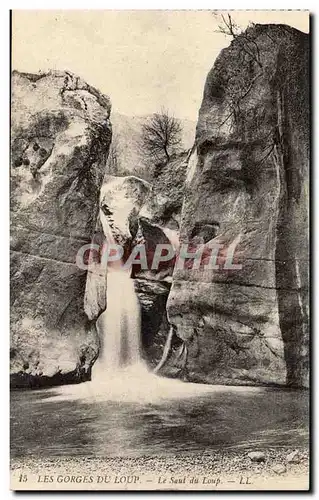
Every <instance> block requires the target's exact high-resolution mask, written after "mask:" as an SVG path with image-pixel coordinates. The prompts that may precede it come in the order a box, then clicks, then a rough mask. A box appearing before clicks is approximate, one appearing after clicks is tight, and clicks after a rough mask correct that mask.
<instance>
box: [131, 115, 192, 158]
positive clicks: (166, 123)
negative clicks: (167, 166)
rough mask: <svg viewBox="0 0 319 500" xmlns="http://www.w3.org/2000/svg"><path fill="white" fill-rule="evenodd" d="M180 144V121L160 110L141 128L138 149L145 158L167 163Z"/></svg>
mask: <svg viewBox="0 0 319 500" xmlns="http://www.w3.org/2000/svg"><path fill="white" fill-rule="evenodd" d="M181 142H182V127H181V124H180V121H179V120H177V119H176V118H174V117H173V116H170V115H169V113H168V111H167V110H165V109H162V110H161V112H160V113H154V114H153V115H152V116H151V118H150V119H149V120H147V122H146V123H144V124H143V126H142V134H141V142H140V149H141V152H142V154H143V156H144V157H145V158H148V159H152V160H156V161H163V160H164V161H167V162H168V161H169V160H170V158H171V156H172V155H173V154H174V153H176V152H177V151H178V149H179V148H180V146H181Z"/></svg>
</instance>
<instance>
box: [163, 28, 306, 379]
mask: <svg viewBox="0 0 319 500" xmlns="http://www.w3.org/2000/svg"><path fill="white" fill-rule="evenodd" d="M245 44H246V45H245ZM308 44H309V41H308V35H306V34H304V33H302V32H300V31H298V30H296V29H293V28H290V27H289V26H283V25H256V26H254V27H252V28H249V29H248V30H247V31H246V32H245V34H243V35H242V36H240V37H238V38H236V39H235V40H234V41H233V42H232V43H231V45H230V46H229V47H228V48H226V49H224V50H223V51H222V52H221V54H220V55H219V57H218V58H217V60H216V62H215V64H214V67H213V68H212V70H211V71H210V73H209V75H208V77H207V80H206V85H205V90H204V97H203V102H202V105H201V109H200V112H199V120H198V124H197V135H196V144H195V147H194V149H193V152H192V154H191V156H190V159H189V161H188V169H187V178H186V186H185V195H184V203H183V208H182V215H181V220H182V223H181V228H180V237H181V242H182V243H183V242H185V243H188V242H190V241H191V242H192V241H194V242H200V243H206V244H207V245H208V244H214V243H218V244H220V245H223V248H222V250H221V253H220V254H219V255H220V258H219V260H218V261H217V264H218V266H219V268H218V269H216V270H212V269H204V268H203V266H202V267H201V268H200V269H199V270H196V271H194V270H192V269H183V270H176V271H175V273H174V276H173V286H172V289H171V292H170V295H169V299H168V316H169V320H170V322H171V323H172V324H173V325H174V327H175V328H176V332H177V335H178V336H179V337H180V338H181V339H182V340H183V341H184V343H185V348H186V349H187V363H186V368H187V372H188V378H189V379H190V380H197V381H205V382H212V383H226V384H256V385H258V384H269V383H276V384H288V385H290V386H305V385H307V377H308V350H307V346H308V340H309V339H308V312H307V303H308V277H307V269H308V194H307V193H308V158H309V102H308V97H309V96H308V82H309V79H308V63H309V45H308ZM232 245H233V246H234V259H233V262H234V263H235V264H239V265H240V264H241V265H242V269H240V270H239V269H228V270H226V269H224V266H223V264H224V263H225V258H226V251H227V249H229V247H231V248H232Z"/></svg>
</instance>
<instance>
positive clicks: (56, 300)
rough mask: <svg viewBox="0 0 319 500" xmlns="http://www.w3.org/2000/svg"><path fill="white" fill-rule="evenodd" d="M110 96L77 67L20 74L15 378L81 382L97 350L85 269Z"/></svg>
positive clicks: (15, 84)
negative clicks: (81, 263)
mask: <svg viewBox="0 0 319 500" xmlns="http://www.w3.org/2000/svg"><path fill="white" fill-rule="evenodd" d="M110 110H111V104H110V101H109V98H108V97H106V96H104V95H103V94H101V93H100V92H99V91H97V90H96V89H95V88H93V87H91V86H90V85H88V84H87V83H86V82H84V81H83V80H82V79H80V78H78V77H76V76H75V75H73V74H71V73H68V72H57V71H52V72H49V73H39V74H25V73H19V72H17V71H14V72H13V75H12V111H11V119H12V127H11V160H12V163H11V353H10V354H11V355H10V358H11V381H12V384H13V385H14V386H18V387H19V386H40V385H52V384H58V383H68V382H79V381H81V380H86V379H88V378H89V377H90V371H91V366H92V364H93V362H94V360H95V359H96V357H97V354H98V339H97V336H96V332H95V325H92V323H91V322H90V321H89V320H88V317H87V316H86V314H85V312H84V304H83V298H84V291H85V285H86V271H85V270H81V269H79V267H78V266H77V265H76V263H75V258H76V254H77V252H78V250H79V249H80V248H81V247H82V245H85V244H88V243H90V241H91V237H92V234H93V232H94V229H95V225H96V218H97V212H98V200H99V192H100V187H101V184H102V180H103V177H104V174H105V164H106V160H107V154H108V149H109V144H110V142H111V125H110V121H109V115H110Z"/></svg>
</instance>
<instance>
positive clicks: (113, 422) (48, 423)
mask: <svg viewBox="0 0 319 500" xmlns="http://www.w3.org/2000/svg"><path fill="white" fill-rule="evenodd" d="M157 380H158V381H159V382H157ZM162 380H163V379H162ZM129 383H131V384H132V385H133V387H135V385H134V380H133V381H131V382H128V381H127V384H129ZM162 383H163V382H162V381H160V380H159V378H156V379H152V382H151V383H150V384H149V386H148V384H147V380H145V379H144V390H143V391H142V392H139V391H137V392H135V396H136V397H132V392H130V391H126V390H125V389H123V387H122V389H121V397H119V394H118V391H117V393H116V394H114V390H111V387H110V384H109V385H108V384H107V383H106V384H105V386H104V389H103V390H101V389H100V390H99V391H98V392H96V391H95V390H94V388H93V386H92V383H91V382H88V383H85V384H80V386H67V387H63V388H62V387H61V388H55V389H46V390H38V391H13V392H12V393H11V455H12V457H28V456H32V457H42V458H45V457H50V458H54V457H59V456H60V457H61V456H64V457H65V456H77V457H79V456H83V457H85V456H94V457H114V456H125V457H130V456H136V457H137V456H165V455H172V454H174V455H176V454H178V453H183V452H187V453H191V452H194V453H198V452H207V451H210V450H216V449H223V450H225V449H247V448H253V449H263V448H264V449H265V448H269V447H280V448H282V447H287V448H294V447H296V448H298V447H305V446H307V443H308V393H307V392H305V391H289V390H281V389H274V388H251V387H227V386H203V385H197V384H187V383H183V382H177V381H167V380H166V381H165V384H166V385H165V387H166V389H165V397H155V395H156V391H155V388H156V387H159V388H160V387H161V384H162ZM154 384H155V385H154ZM156 384H157V385H156ZM176 384H177V385H176ZM115 392H116V391H115ZM159 392H160V390H159Z"/></svg>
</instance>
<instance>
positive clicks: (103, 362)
mask: <svg viewBox="0 0 319 500" xmlns="http://www.w3.org/2000/svg"><path fill="white" fill-rule="evenodd" d="M103 222H104V223H103ZM102 224H103V229H104V234H105V235H106V240H107V244H108V245H113V244H114V243H115V241H114V237H113V234H112V231H111V228H110V227H109V224H108V223H105V221H103V220H102ZM130 275H131V269H123V267H122V262H121V261H116V262H109V263H108V265H107V287H106V289H107V292H106V294H107V296H106V304H107V305H106V310H105V311H104V313H102V314H101V316H100V317H99V319H98V321H97V330H98V333H99V337H100V356H99V359H98V360H97V362H96V364H95V366H94V369H93V378H95V377H99V378H101V377H102V378H103V379H104V378H105V377H106V378H109V377H110V375H114V373H118V372H122V371H127V370H129V371H131V370H137V369H141V368H142V369H143V368H144V363H143V361H142V358H141V323H140V304H139V301H138V298H137V295H136V293H135V289H134V282H133V280H132V279H131V277H130ZM144 369H145V370H146V368H144Z"/></svg>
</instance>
